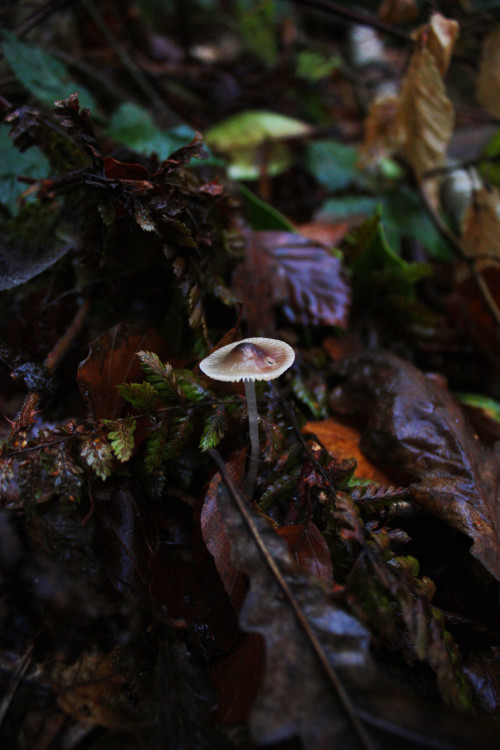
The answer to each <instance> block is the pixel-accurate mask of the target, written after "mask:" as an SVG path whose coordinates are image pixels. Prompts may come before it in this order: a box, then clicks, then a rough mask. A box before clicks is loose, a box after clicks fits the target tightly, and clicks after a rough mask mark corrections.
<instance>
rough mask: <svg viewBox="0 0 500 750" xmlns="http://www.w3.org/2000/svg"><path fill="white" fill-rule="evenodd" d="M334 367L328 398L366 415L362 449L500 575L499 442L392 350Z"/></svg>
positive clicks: (340, 407)
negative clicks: (479, 431) (480, 434)
mask: <svg viewBox="0 0 500 750" xmlns="http://www.w3.org/2000/svg"><path fill="white" fill-rule="evenodd" d="M335 370H336V374H337V377H338V379H339V382H340V384H339V385H338V386H337V387H336V388H335V389H334V390H333V392H332V393H331V395H330V405H331V406H332V407H333V408H334V409H336V410H338V411H340V412H342V413H343V414H351V415H358V416H361V417H363V418H364V419H365V426H364V432H363V436H362V440H361V443H360V445H361V448H362V450H363V452H364V453H366V455H367V456H368V457H369V458H370V459H371V460H372V461H374V462H378V463H380V464H381V465H386V466H388V468H389V470H390V472H391V476H394V478H395V480H396V481H398V482H401V483H402V484H408V483H411V487H410V489H411V490H412V494H413V497H414V499H415V501H416V502H418V503H419V504H420V505H421V506H422V507H423V508H424V509H425V510H426V511H427V512H429V513H430V514H432V515H434V516H436V517H437V518H440V519H442V520H443V521H445V522H446V523H448V524H449V525H450V526H452V527H453V528H455V529H457V530H459V531H461V532H462V533H464V534H466V535H468V536H469V537H470V538H471V539H472V540H473V545H472V548H471V552H472V554H473V555H474V556H475V557H476V558H477V559H478V560H479V561H480V562H481V563H482V564H483V565H484V566H485V567H486V568H487V569H488V570H489V572H490V573H491V574H492V575H493V576H495V577H496V578H497V579H498V580H500V513H499V511H498V507H499V506H498V503H499V491H500V489H499V488H500V462H499V458H500V444H498V443H497V444H496V445H495V446H493V447H492V448H488V447H486V446H483V445H482V444H481V443H480V442H479V440H478V438H477V436H476V435H475V434H474V431H473V430H472V428H471V426H470V424H469V422H468V421H467V419H466V417H465V416H464V413H463V411H462V409H461V407H460V406H459V404H458V403H457V402H456V401H455V399H454V398H453V397H452V396H451V394H450V393H449V391H448V390H447V388H446V386H445V385H444V384H443V382H442V381H440V380H439V379H437V378H433V377H430V376H425V375H424V374H423V373H422V372H420V370H418V369H417V368H416V367H414V366H413V365H411V364H410V363H408V362H406V361H405V360H403V359H400V358H399V357H397V356H395V355H392V354H389V353H387V352H381V351H378V352H367V353H365V354H361V355H359V356H356V357H352V358H349V359H346V360H344V361H343V362H340V363H339V364H338V365H337V366H336V368H335Z"/></svg>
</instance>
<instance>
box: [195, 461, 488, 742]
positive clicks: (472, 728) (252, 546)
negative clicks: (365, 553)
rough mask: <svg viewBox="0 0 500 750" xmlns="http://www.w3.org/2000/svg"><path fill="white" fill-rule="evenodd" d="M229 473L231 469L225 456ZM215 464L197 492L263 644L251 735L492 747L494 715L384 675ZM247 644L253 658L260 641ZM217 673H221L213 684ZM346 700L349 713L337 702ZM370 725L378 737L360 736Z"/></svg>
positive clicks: (243, 619)
mask: <svg viewBox="0 0 500 750" xmlns="http://www.w3.org/2000/svg"><path fill="white" fill-rule="evenodd" d="M211 455H212V456H213V457H214V456H215V457H217V464H218V465H219V466H220V468H221V470H223V469H224V466H223V463H222V459H221V457H220V456H219V455H218V454H217V452H216V451H211ZM232 473H233V474H238V471H237V469H236V467H234V466H233V472H232ZM224 474H225V478H224V481H223V482H222V481H221V479H220V476H219V475H216V476H215V477H214V479H213V480H212V482H211V484H210V487H209V489H208V492H207V500H208V501H209V502H213V501H215V503H216V504H217V506H218V510H219V512H220V518H221V520H222V524H223V526H224V532H225V535H226V537H227V543H228V546H229V549H230V553H231V558H232V562H233V565H234V567H235V568H236V569H239V570H242V571H244V572H245V573H246V575H247V577H248V580H249V586H250V588H249V591H248V594H247V597H246V599H245V602H244V605H243V608H242V610H241V612H240V625H241V627H242V628H243V630H245V631H247V632H251V633H260V634H261V635H262V636H263V638H264V640H265V645H266V649H265V666H264V676H263V680H262V684H261V685H260V690H259V691H258V694H257V697H256V700H255V703H254V704H253V708H252V710H251V714H250V721H249V724H250V728H251V730H252V733H253V736H254V739H255V741H256V743H257V745H258V746H261V745H267V744H269V743H272V742H280V741H283V740H286V739H288V738H292V737H299V738H300V739H301V741H302V745H303V747H307V748H308V750H324V749H325V748H342V750H351V749H352V750H354V749H356V750H358V748H365V750H373V748H375V747H384V748H401V747H402V746H404V747H405V748H408V750H410V748H411V749H412V750H416V749H417V748H430V747H433V748H442V749H443V750H444V749H445V748H446V749H447V750H452V749H453V750H459V748H464V749H465V748H470V750H472V748H474V750H477V748H478V747H482V748H484V750H486V748H493V747H496V745H497V738H498V734H497V732H498V728H497V725H496V724H494V725H493V726H492V725H491V723H489V722H488V721H487V720H485V717H481V720H480V721H478V722H475V721H473V720H468V719H466V718H464V717H463V716H460V715H458V714H456V713H454V712H452V711H450V710H448V709H447V708H446V707H445V706H442V705H439V706H436V705H434V704H430V703H425V702H422V701H420V700H419V699H417V698H415V696H414V695H413V694H411V693H409V692H407V691H405V690H404V689H401V688H400V687H397V688H394V687H393V686H392V685H391V684H389V683H388V682H387V681H386V679H385V678H384V677H383V675H382V674H381V673H380V671H379V670H378V669H377V668H376V666H375V664H374V662H373V660H372V657H371V655H370V651H369V636H368V633H367V631H366V630H365V628H364V627H363V625H361V623H360V622H359V621H358V620H357V619H355V618H354V617H353V616H351V615H350V614H348V613H347V612H346V611H344V610H342V609H340V608H339V607H338V606H337V605H336V604H335V602H334V600H333V598H332V596H331V594H330V592H329V590H328V588H327V587H325V586H324V585H323V584H322V583H321V582H320V581H319V580H318V579H317V578H315V577H314V576H310V575H308V574H306V573H303V572H302V571H299V570H298V569H297V568H296V567H295V565H294V562H293V559H292V557H291V555H290V553H289V552H288V550H287V547H286V544H285V542H284V541H283V540H282V539H280V538H279V537H278V536H277V534H276V533H275V532H274V530H273V528H272V527H271V525H270V524H269V522H268V521H267V520H266V519H264V518H263V517H262V516H260V515H257V514H255V513H253V512H252V511H251V510H250V508H247V512H246V513H245V514H243V513H242V510H241V507H240V504H241V503H243V506H242V507H245V500H244V499H243V498H242V497H241V494H240V493H239V492H238V490H237V488H236V486H235V483H234V480H232V478H231V476H228V475H229V472H227V470H225V469H224ZM226 482H227V484H226ZM231 485H232V486H231ZM229 487H230V488H231V491H229V489H228V488H229ZM238 498H239V499H238ZM237 503H238V504H237ZM207 541H208V540H207ZM270 560H272V564H271V565H270V564H269V561H270ZM273 568H274V570H273ZM276 570H277V571H278V572H279V573H280V574H281V576H282V580H283V581H284V582H285V586H282V584H281V583H280V582H279V580H280V579H279V577H278V575H277V574H276V572H275V571H276ZM287 592H288V593H287ZM292 600H293V601H294V602H295V607H296V608H294V607H293V606H291V601H292ZM297 609H298V610H300V611H301V613H302V615H303V616H304V617H305V619H306V620H307V621H308V623H309V625H310V629H311V631H312V634H313V637H314V638H315V639H316V642H317V644H318V645H319V647H320V649H321V650H322V651H323V655H324V656H326V660H327V661H328V662H329V663H330V665H331V667H332V668H333V669H334V670H335V673H336V675H337V683H336V684H337V685H338V684H339V683H340V685H342V686H345V687H344V688H343V696H344V697H341V695H342V691H339V690H338V688H337V687H336V686H334V683H333V682H332V681H330V679H327V677H326V671H325V669H324V666H323V664H322V662H320V660H319V658H318V652H317V651H316V649H315V648H313V645H312V638H311V635H310V634H309V633H308V630H307V629H305V628H304V627H303V626H302V624H301V621H300V619H299V617H298V614H297ZM254 645H255V644H251V643H250V647H253V646H254ZM257 653H258V656H259V659H260V649H257ZM245 663H246V664H247V665H248V654H247V658H246V662H245ZM220 680H221V675H219V680H218V681H219V684H220ZM346 689H347V691H346ZM349 704H350V706H351V710H352V711H353V713H351V714H349V713H348V712H347V711H346V705H349ZM353 716H354V718H355V719H357V720H358V722H359V718H362V720H363V722H366V724H367V726H368V727H369V730H368V732H369V734H364V730H363V731H362V733H361V734H359V732H358V731H357V729H356V728H355V722H353V721H352V717H353ZM365 729H366V727H365ZM372 732H376V736H377V740H380V743H378V742H377V744H375V742H374V741H373V740H372V738H371V736H369V735H370V734H371V733H372Z"/></svg>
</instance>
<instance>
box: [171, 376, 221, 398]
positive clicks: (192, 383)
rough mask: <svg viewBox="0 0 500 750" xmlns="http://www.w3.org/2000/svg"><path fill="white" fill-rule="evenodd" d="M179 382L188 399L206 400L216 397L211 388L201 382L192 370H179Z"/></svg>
mask: <svg viewBox="0 0 500 750" xmlns="http://www.w3.org/2000/svg"><path fill="white" fill-rule="evenodd" d="M177 382H178V385H179V388H181V390H182V392H183V393H184V394H185V396H186V398H187V400H188V401H190V402H193V401H195V402H196V401H206V400H211V399H214V398H215V396H214V394H213V392H212V391H211V390H209V389H208V388H206V387H205V386H204V385H203V383H200V382H199V380H198V378H197V377H196V376H195V375H194V374H193V373H192V372H191V371H190V370H178V371H177Z"/></svg>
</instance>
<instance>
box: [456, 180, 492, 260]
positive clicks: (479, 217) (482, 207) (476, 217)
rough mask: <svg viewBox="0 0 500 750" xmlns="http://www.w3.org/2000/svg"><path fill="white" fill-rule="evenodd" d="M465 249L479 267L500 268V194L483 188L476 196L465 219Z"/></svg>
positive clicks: (463, 237) (490, 188)
mask: <svg viewBox="0 0 500 750" xmlns="http://www.w3.org/2000/svg"><path fill="white" fill-rule="evenodd" d="M462 241H463V244H464V247H465V249H466V251H467V253H468V255H469V256H470V257H473V258H477V267H478V268H479V269H484V268H486V267H488V266H492V265H493V266H497V267H498V258H499V257H500V192H499V191H498V190H497V189H496V188H493V187H489V188H486V187H484V186H483V187H482V188H481V189H480V190H478V191H477V192H476V193H475V194H474V198H473V200H472V201H471V203H470V205H469V207H468V209H467V211H466V213H465V216H464V219H463V236H462Z"/></svg>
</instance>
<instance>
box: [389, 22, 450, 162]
mask: <svg viewBox="0 0 500 750" xmlns="http://www.w3.org/2000/svg"><path fill="white" fill-rule="evenodd" d="M434 25H436V24H435V23H434ZM442 27H443V22H442V21H440V23H439V25H438V28H440V29H441V28H442ZM440 39H441V40H442V35H437V34H434V33H432V23H431V25H430V28H428V27H423V28H421V29H420V30H419V32H418V35H417V38H416V43H415V49H414V51H413V54H412V57H411V60H410V64H409V68H408V72H407V74H406V77H405V80H404V82H403V87H402V91H401V95H400V99H399V106H398V113H397V128H398V130H399V131H400V138H401V142H402V148H403V153H404V155H405V157H406V159H407V160H408V162H409V164H411V166H412V167H413V168H414V170H415V172H416V174H417V176H420V175H422V174H423V173H424V172H425V171H426V170H428V169H432V168H433V167H437V166H439V165H441V164H442V163H443V161H444V156H445V152H446V148H447V146H448V143H449V141H450V138H451V134H452V131H453V124H454V119H455V116H454V110H453V105H452V104H451V102H450V100H449V99H448V97H447V95H446V90H445V85H444V82H443V78H442V74H441V70H443V69H445V67H446V64H447V59H448V58H449V55H450V54H451V51H452V42H453V34H452V33H449V34H448V47H445V48H444V49H443V48H442V47H441V46H440V44H439V43H438V40H440Z"/></svg>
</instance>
